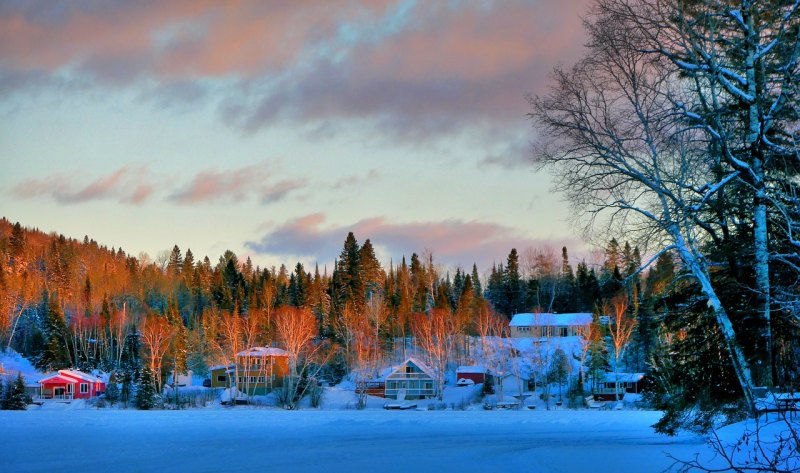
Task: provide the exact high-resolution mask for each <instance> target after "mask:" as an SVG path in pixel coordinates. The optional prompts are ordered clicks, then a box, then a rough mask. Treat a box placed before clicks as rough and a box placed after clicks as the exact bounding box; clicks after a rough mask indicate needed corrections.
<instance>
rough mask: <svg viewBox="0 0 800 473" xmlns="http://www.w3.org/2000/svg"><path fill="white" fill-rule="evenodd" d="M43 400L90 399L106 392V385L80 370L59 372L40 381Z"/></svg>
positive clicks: (40, 394)
mask: <svg viewBox="0 0 800 473" xmlns="http://www.w3.org/2000/svg"><path fill="white" fill-rule="evenodd" d="M39 385H40V386H41V388H40V393H39V397H40V398H41V399H54V400H67V401H69V400H72V399H89V398H92V397H95V396H99V395H101V394H103V393H104V392H106V383H105V382H104V381H103V380H102V379H100V378H98V377H97V376H94V375H91V374H88V373H84V372H82V371H78V370H58V373H56V374H53V375H50V376H48V377H46V378H43V379H40V380H39Z"/></svg>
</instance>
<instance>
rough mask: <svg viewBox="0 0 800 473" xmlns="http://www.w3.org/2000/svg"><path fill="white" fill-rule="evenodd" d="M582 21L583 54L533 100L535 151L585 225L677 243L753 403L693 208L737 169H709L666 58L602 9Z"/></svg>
mask: <svg viewBox="0 0 800 473" xmlns="http://www.w3.org/2000/svg"><path fill="white" fill-rule="evenodd" d="M588 28H589V34H590V45H589V46H590V49H589V53H588V54H587V56H586V57H585V58H584V59H583V60H581V61H580V62H579V63H577V64H576V65H575V66H574V67H572V68H571V69H567V70H565V69H558V70H556V72H555V74H554V80H555V85H554V86H553V88H552V91H551V93H550V94H549V95H547V96H544V97H532V98H531V99H530V103H531V106H532V108H533V112H532V113H531V117H532V118H533V119H534V120H535V121H536V123H537V124H538V126H539V132H540V135H541V136H542V139H541V142H540V145H539V146H538V148H537V157H538V160H539V162H540V163H541V165H543V166H544V167H547V168H549V169H551V170H552V171H553V172H554V174H555V176H556V185H557V188H558V189H559V190H560V191H562V192H563V193H565V194H566V196H567V197H568V198H569V200H570V201H571V203H572V204H573V207H574V210H575V212H574V215H575V218H576V220H578V221H581V222H584V224H583V225H584V229H585V230H586V231H587V232H589V231H592V230H593V229H595V227H597V226H600V225H602V226H603V228H605V229H607V230H612V231H613V230H622V229H624V230H625V232H626V234H629V235H635V236H637V238H638V239H639V240H640V241H641V243H642V245H641V246H643V247H647V243H649V244H650V245H649V246H650V247H656V248H661V249H662V251H669V250H673V249H674V250H675V252H676V253H677V254H678V255H679V257H680V258H681V260H682V262H683V266H684V268H685V269H686V270H687V271H688V272H689V273H690V274H691V275H692V276H693V277H694V278H695V279H696V281H697V282H698V284H699V286H700V287H701V289H702V291H703V294H704V295H705V297H706V298H707V300H708V307H709V309H710V313H711V315H712V316H713V317H714V318H715V320H716V323H717V325H718V326H719V328H720V331H721V332H722V333H723V335H724V339H725V342H726V348H727V351H728V353H729V355H730V358H731V362H732V364H733V366H734V370H735V372H736V375H737V379H738V382H739V384H740V386H741V388H742V392H743V396H744V398H745V400H746V401H747V403H748V405H750V406H753V405H754V404H753V396H752V390H751V388H752V386H753V376H752V374H751V369H750V364H749V361H748V359H747V357H746V356H745V353H744V351H743V349H742V347H741V345H740V343H739V341H738V339H737V334H736V331H735V329H734V326H733V323H732V322H731V319H730V317H729V315H728V312H727V310H726V308H725V307H724V306H723V304H722V301H721V300H720V297H719V295H718V294H717V291H716V290H715V288H714V286H713V284H712V278H711V275H710V271H709V263H708V261H707V260H706V258H705V257H704V254H703V252H702V246H703V245H704V244H705V243H707V242H708V241H709V234H708V232H707V231H706V227H708V226H709V225H710V224H709V223H708V222H707V221H704V220H702V219H701V216H702V214H701V213H700V210H703V209H704V208H706V206H707V205H708V201H709V199H711V198H712V197H713V196H714V195H715V194H716V193H717V192H718V191H719V190H720V189H721V188H722V187H723V186H725V184H727V183H729V182H730V181H731V180H733V179H736V178H737V176H739V174H740V171H738V170H732V171H731V172H729V173H727V174H724V175H719V173H716V172H714V171H715V170H716V169H717V165H716V163H715V162H714V161H713V160H712V159H709V157H708V153H707V150H708V149H707V147H706V146H705V143H704V141H703V140H702V131H700V130H697V129H694V128H687V127H685V126H684V125H683V124H682V123H681V122H680V120H678V119H676V112H675V107H674V103H676V102H678V101H679V98H680V97H681V96H683V95H684V91H683V90H682V89H681V88H680V87H678V86H677V85H676V84H675V82H674V81H673V80H672V79H673V77H672V76H671V75H670V74H669V73H668V71H670V68H669V64H668V61H667V60H666V59H659V58H658V57H653V56H652V55H649V54H648V53H646V52H641V51H639V50H637V48H636V47H635V46H634V45H633V44H632V42H635V41H637V38H636V37H635V35H633V34H631V32H629V31H628V30H625V29H620V28H619V27H618V25H617V24H616V23H614V22H613V21H611V20H610V19H609V18H606V17H602V16H601V17H599V18H596V20H595V22H594V23H590V24H589V25H588ZM665 71H667V72H665ZM658 254H660V252H659V253H658ZM658 254H657V255H656V256H658ZM647 264H648V263H645V265H644V266H647Z"/></svg>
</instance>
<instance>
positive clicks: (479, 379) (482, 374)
mask: <svg viewBox="0 0 800 473" xmlns="http://www.w3.org/2000/svg"><path fill="white" fill-rule="evenodd" d="M462 379H465V380H470V381H472V382H473V383H475V384H479V383H483V382H485V381H486V368H485V367H483V366H477V365H468V366H459V367H458V368H456V380H457V381H458V382H461V380H462Z"/></svg>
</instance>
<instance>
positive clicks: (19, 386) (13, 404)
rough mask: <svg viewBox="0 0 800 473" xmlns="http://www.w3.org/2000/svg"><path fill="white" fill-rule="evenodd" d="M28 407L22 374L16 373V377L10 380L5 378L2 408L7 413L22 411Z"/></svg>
mask: <svg viewBox="0 0 800 473" xmlns="http://www.w3.org/2000/svg"><path fill="white" fill-rule="evenodd" d="M27 407H28V395H27V394H25V380H24V379H23V378H22V373H20V372H17V377H16V378H15V379H14V380H12V379H11V377H7V378H6V382H5V387H4V389H3V398H2V408H3V409H5V410H9V411H24V410H25V409H27Z"/></svg>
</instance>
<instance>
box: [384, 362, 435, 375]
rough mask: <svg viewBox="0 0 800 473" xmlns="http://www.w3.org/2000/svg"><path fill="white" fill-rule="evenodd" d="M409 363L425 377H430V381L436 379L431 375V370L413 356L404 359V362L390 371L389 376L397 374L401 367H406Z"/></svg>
mask: <svg viewBox="0 0 800 473" xmlns="http://www.w3.org/2000/svg"><path fill="white" fill-rule="evenodd" d="M409 363H412V364H413V365H414V366H416V367H417V368H419V370H420V371H422V372H423V373H425V374H426V375H428V376H430V377H431V379H436V377H435V376H434V375H433V370H431V369H430V368H429V367H428V365H426V364H425V363H423V362H422V361H420V360H419V359H418V358H416V357H413V356H410V357H408V358H407V359H406V361H404V362H403V363H402V364H400V365H398V366H397V367H395V368H393V369H392V372H391V373H389V376H391V375H393V374H395V373H397V372H399V371H400V370H401V369H402V368H403V367H405V366H407V365H408V364H409ZM389 376H387V378H388V377H389Z"/></svg>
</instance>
